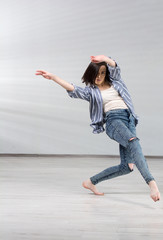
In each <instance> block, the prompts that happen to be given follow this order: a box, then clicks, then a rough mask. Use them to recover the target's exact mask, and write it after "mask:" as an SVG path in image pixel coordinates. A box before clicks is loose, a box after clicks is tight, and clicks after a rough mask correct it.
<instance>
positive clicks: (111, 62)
mask: <svg viewBox="0 0 163 240" xmlns="http://www.w3.org/2000/svg"><path fill="white" fill-rule="evenodd" d="M91 61H92V62H94V63H100V62H106V63H107V64H109V65H110V66H111V67H115V66H116V62H115V61H114V60H112V59H111V58H109V57H106V56H104V55H97V56H91Z"/></svg>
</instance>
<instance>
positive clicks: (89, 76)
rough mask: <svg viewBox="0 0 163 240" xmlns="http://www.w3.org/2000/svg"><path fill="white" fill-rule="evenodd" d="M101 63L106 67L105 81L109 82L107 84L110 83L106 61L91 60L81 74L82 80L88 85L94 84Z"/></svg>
mask: <svg viewBox="0 0 163 240" xmlns="http://www.w3.org/2000/svg"><path fill="white" fill-rule="evenodd" d="M103 65H104V66H105V67H106V76H105V81H106V82H109V84H110V85H111V80H110V72H109V70H108V67H107V64H106V62H100V63H93V62H91V63H90V64H89V65H88V67H87V69H86V70H85V73H84V74H83V77H82V80H83V81H82V82H83V83H85V84H86V85H90V86H92V85H95V79H96V77H97V75H98V72H99V69H100V67H101V66H103Z"/></svg>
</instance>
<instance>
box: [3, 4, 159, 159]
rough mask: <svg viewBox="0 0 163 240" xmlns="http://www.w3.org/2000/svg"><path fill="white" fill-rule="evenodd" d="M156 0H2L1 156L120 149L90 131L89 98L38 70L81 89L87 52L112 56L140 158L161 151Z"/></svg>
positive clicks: (88, 59)
mask: <svg viewBox="0 0 163 240" xmlns="http://www.w3.org/2000/svg"><path fill="white" fill-rule="evenodd" d="M162 13H163V1H162V0H137V1H134V0H123V1H121V0H117V1H111V0H101V1H99V0H88V1H86V0H84V1H81V0H63V1H57V0H28V1H27V0H15V1H11V0H5V1H1V2H0V22H1V27H0V53H1V54H0V69H1V72H0V153H27V154H28V153H29V154H31V153H36V154H118V144H117V143H115V142H114V141H112V140H111V139H109V138H108V137H107V135H106V134H105V133H101V134H93V133H92V130H93V129H92V128H91V127H90V123H91V121H90V117H89V103H88V102H85V101H83V100H79V99H71V98H70V97H69V96H68V94H67V92H66V90H64V89H63V88H61V87H60V86H59V85H57V84H56V83H54V82H52V81H49V80H47V79H44V78H42V77H41V76H36V75H35V72H36V70H37V69H44V70H46V71H49V72H52V73H54V74H56V75H57V76H59V77H61V78H63V79H65V80H66V81H68V82H70V83H74V84H76V85H78V86H81V87H84V84H82V81H81V77H82V75H83V73H84V71H85V69H86V68H87V66H88V64H89V62H90V56H91V55H98V54H104V55H108V56H111V57H112V58H113V59H115V60H116V61H117V62H118V64H119V65H120V67H121V75H122V78H123V80H124V81H125V83H126V84H127V87H128V89H129V91H130V93H131V96H132V100H133V102H134V106H135V110H136V113H137V115H138V116H139V124H138V126H137V135H138V137H139V138H140V141H141V145H142V147H143V152H144V154H146V155H156V156H158V155H163V147H162V139H163V127H162V123H163V95H162V91H163V79H162V78H163V77H162V65H163V31H162V24H163V15H162Z"/></svg>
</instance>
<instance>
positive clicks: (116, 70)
mask: <svg viewBox="0 0 163 240" xmlns="http://www.w3.org/2000/svg"><path fill="white" fill-rule="evenodd" d="M109 58H111V57H109ZM111 59H112V58H111ZM114 61H115V60H114ZM115 63H116V66H115V67H112V66H110V65H109V64H107V66H108V70H109V72H110V79H111V80H113V81H115V80H116V81H119V80H120V79H121V69H120V67H119V65H118V63H117V62H116V61H115Z"/></svg>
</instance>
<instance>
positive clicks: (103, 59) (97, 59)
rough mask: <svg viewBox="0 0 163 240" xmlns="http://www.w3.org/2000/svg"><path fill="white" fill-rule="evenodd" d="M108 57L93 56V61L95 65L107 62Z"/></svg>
mask: <svg viewBox="0 0 163 240" xmlns="http://www.w3.org/2000/svg"><path fill="white" fill-rule="evenodd" d="M107 60H108V57H106V56H104V55H97V56H91V61H92V62H94V63H99V62H107Z"/></svg>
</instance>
